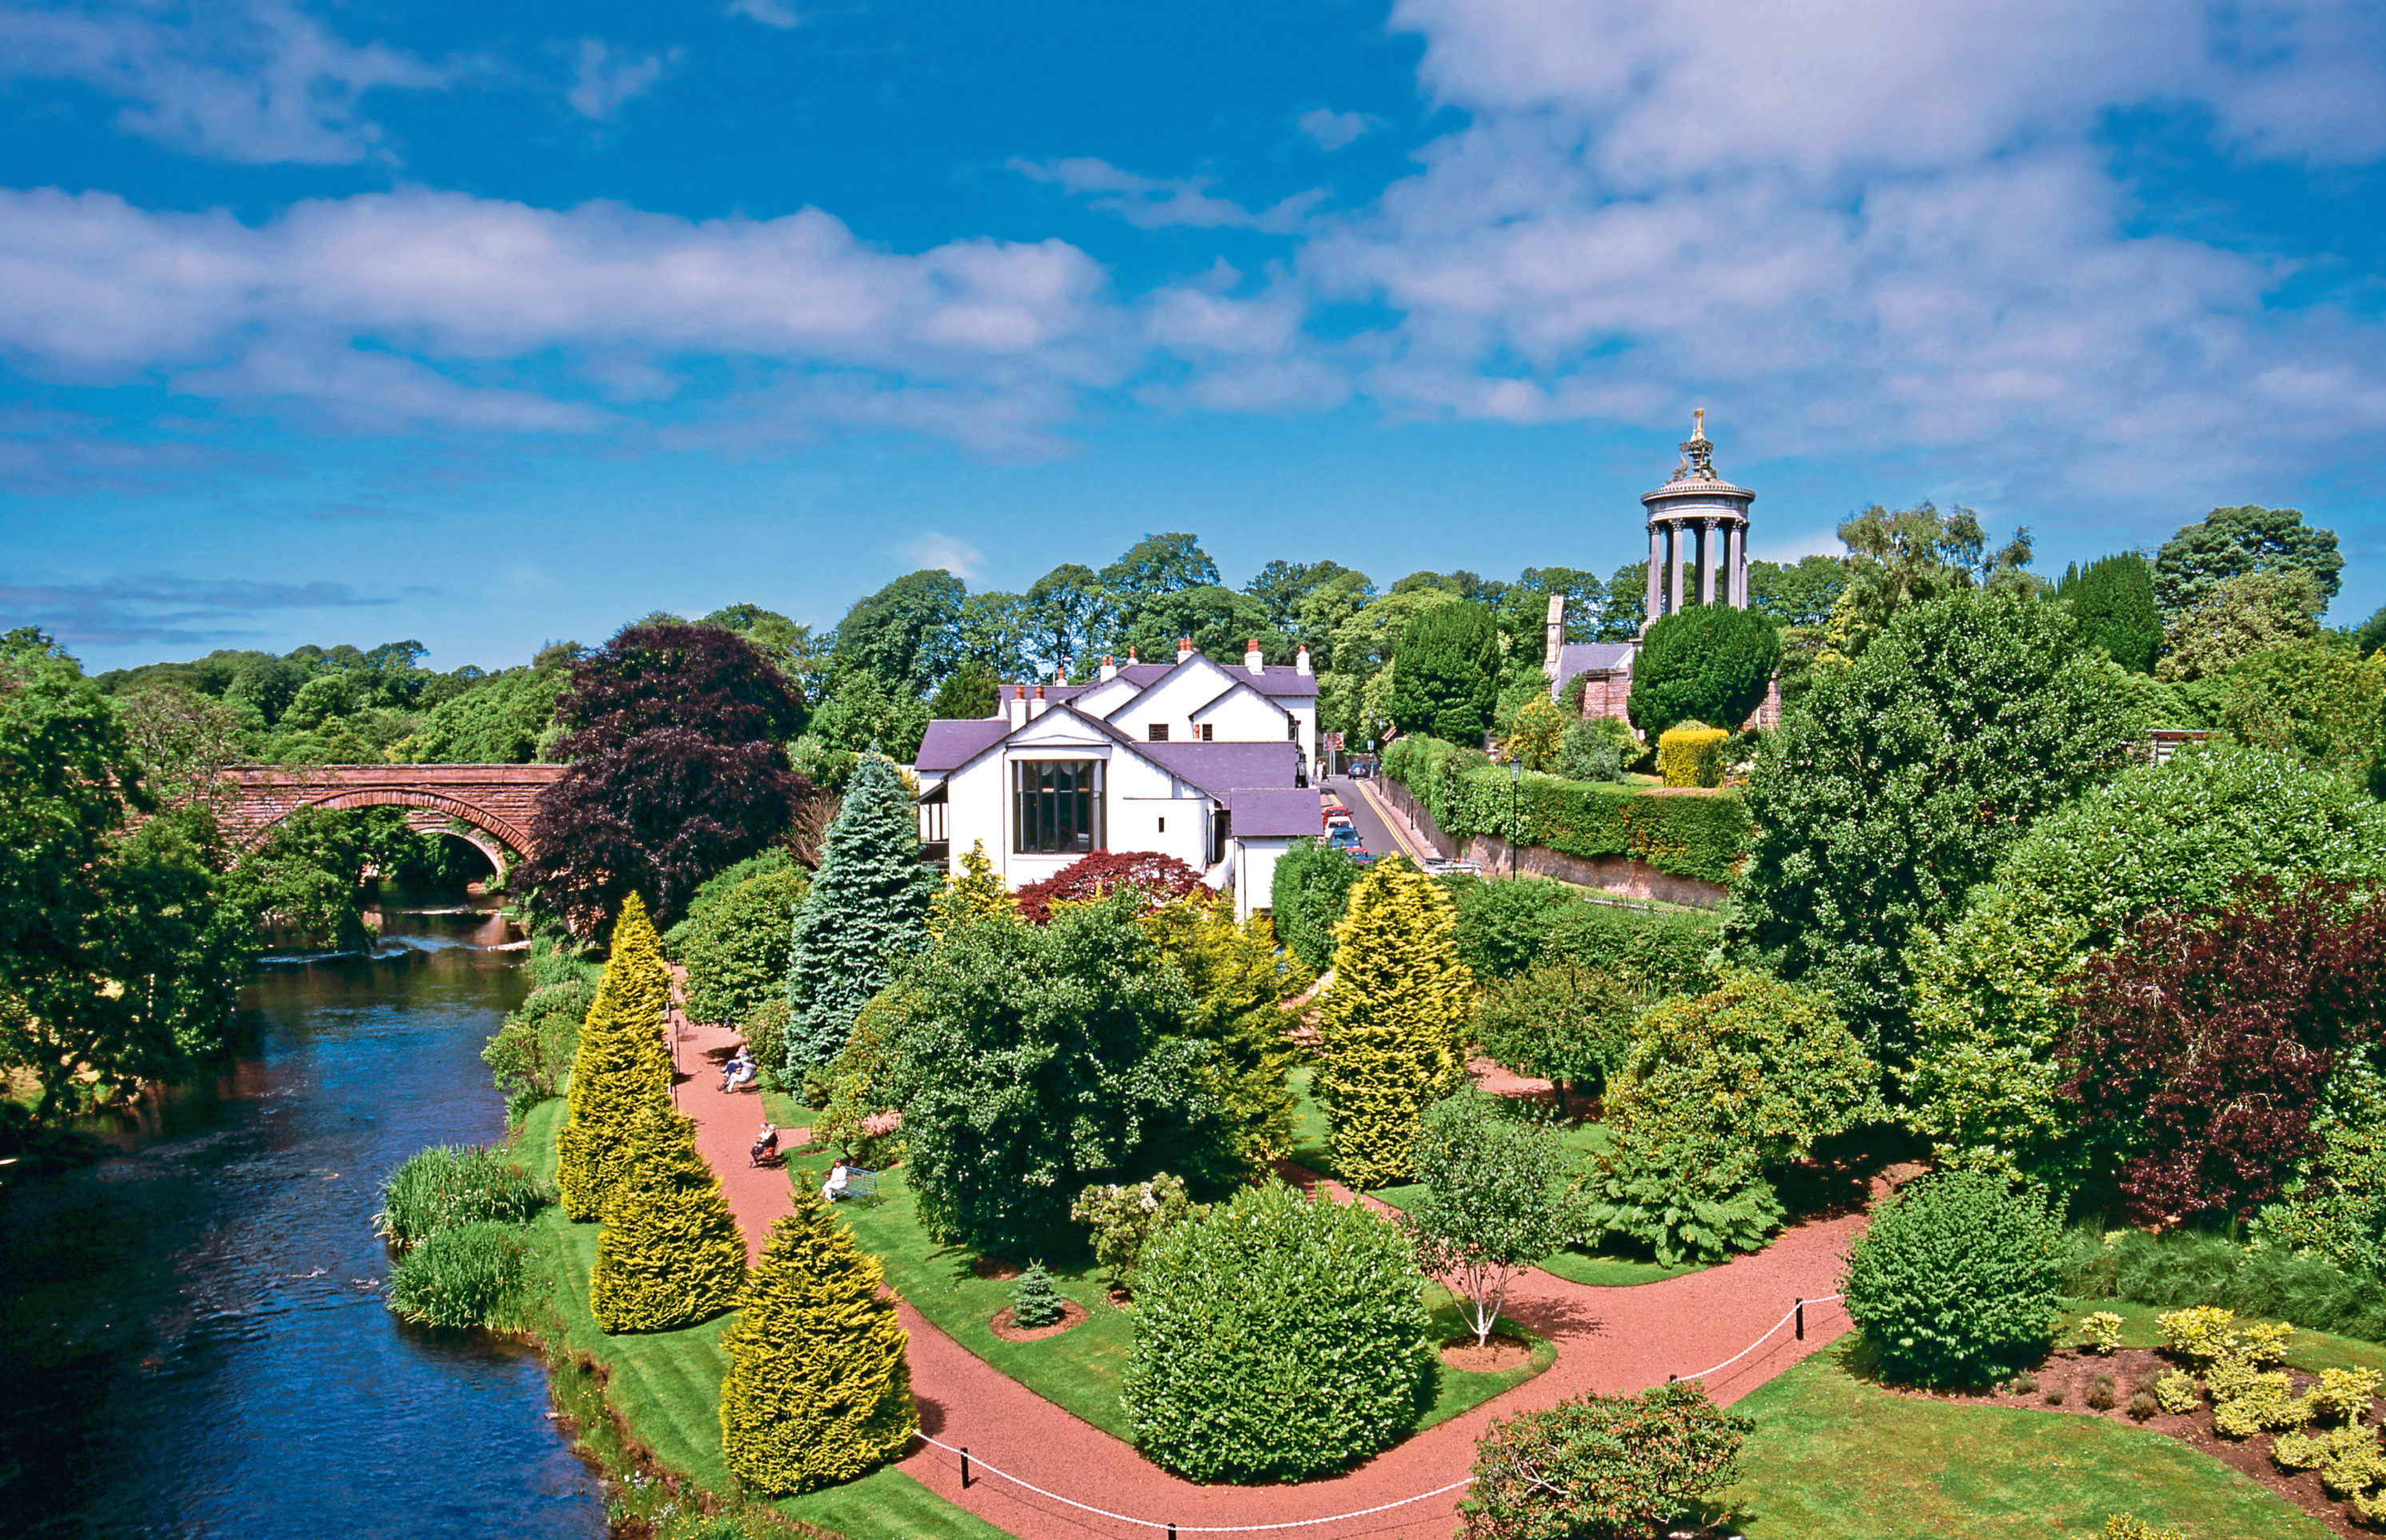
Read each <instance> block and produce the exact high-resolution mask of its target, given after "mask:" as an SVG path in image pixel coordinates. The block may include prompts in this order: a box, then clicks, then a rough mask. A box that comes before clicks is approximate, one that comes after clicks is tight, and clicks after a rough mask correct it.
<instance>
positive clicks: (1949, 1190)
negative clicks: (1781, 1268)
mask: <svg viewBox="0 0 2386 1540" xmlns="http://www.w3.org/2000/svg"><path fill="white" fill-rule="evenodd" d="M2062 1234H2063V1229H2062V1220H2061V1218H2060V1216H2059V1215H2057V1214H2056V1213H2054V1212H2053V1211H2051V1210H2050V1209H2049V1208H2048V1207H2047V1203H2046V1199H2045V1196H2044V1195H2043V1194H2042V1193H2040V1192H2037V1191H2034V1190H2025V1191H2022V1192H2019V1193H2016V1192H2015V1191H2013V1189H2012V1187H2011V1186H2010V1184H2008V1183H2006V1181H2005V1180H2004V1179H2003V1177H2001V1176H1998V1175H1996V1174H1994V1173H1993V1172H1989V1171H1950V1172H1944V1173H1941V1174H1939V1175H1936V1176H1928V1177H1924V1178H1923V1179H1922V1180H1921V1181H1919V1182H1915V1183H1910V1184H1909V1185H1907V1186H1906V1187H1905V1188H1904V1189H1903V1191H1901V1192H1900V1193H1899V1194H1898V1195H1897V1196H1896V1198H1895V1199H1893V1200H1892V1201H1890V1202H1889V1203H1886V1204H1883V1205H1881V1206H1879V1207H1878V1208H1875V1209H1874V1210H1873V1217H1872V1222H1871V1223H1870V1224H1869V1225H1868V1226H1866V1227H1865V1233H1863V1234H1861V1235H1859V1236H1858V1237H1856V1242H1855V1246H1853V1248H1852V1249H1851V1250H1850V1252H1849V1253H1848V1271H1847V1277H1846V1279H1845V1281H1844V1282H1843V1283H1841V1284H1840V1287H1841V1288H1842V1290H1844V1292H1845V1293H1846V1295H1847V1311H1848V1315H1849V1316H1850V1318H1852V1320H1853V1321H1855V1323H1856V1325H1857V1327H1858V1329H1860V1330H1861V1331H1862V1332H1863V1333H1864V1335H1865V1345H1866V1346H1869V1347H1870V1348H1871V1349H1872V1352H1873V1358H1874V1360H1875V1361H1876V1362H1877V1363H1878V1364H1879V1365H1880V1366H1881V1368H1882V1369H1883V1370H1884V1371H1887V1372H1888V1374H1889V1375H1890V1377H1891V1378H1893V1379H1898V1380H1903V1381H1905V1382H1907V1383H1913V1384H1922V1385H1976V1384H1986V1383H1989V1382H1990V1381H1991V1380H1994V1379H1997V1378H1999V1377H2001V1376H2003V1375H2006V1374H2010V1373H2012V1372H2014V1371H2016V1370H2019V1369H2026V1368H2028V1367H2029V1366H2030V1365H2031V1364H2033V1363H2036V1362H2037V1361H2038V1359H2039V1358H2040V1356H2041V1355H2042V1354H2043V1353H2044V1352H2045V1351H2046V1345H2047V1343H2048V1342H2049V1341H2050V1340H2052V1338H2053V1334H2054V1327H2055V1323H2056V1322H2057V1321H2060V1320H2061V1319H2062V1313H2063V1300H2062V1293H2063V1261H2062V1253H2061V1249H2060V1245H2059V1243H2060V1242H2061V1240H2062Z"/></svg>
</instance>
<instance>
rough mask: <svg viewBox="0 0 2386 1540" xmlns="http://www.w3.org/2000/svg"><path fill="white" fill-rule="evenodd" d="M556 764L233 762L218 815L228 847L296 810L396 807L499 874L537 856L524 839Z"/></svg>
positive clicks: (251, 840) (244, 843)
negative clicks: (455, 839) (456, 839)
mask: <svg viewBox="0 0 2386 1540" xmlns="http://www.w3.org/2000/svg"><path fill="white" fill-rule="evenodd" d="M563 771H564V767H563V766H561V765H241V766H235V767H233V768H232V769H231V770H226V771H225V772H224V778H225V779H226V780H227V781H229V782H231V783H232V787H233V795H232V797H231V798H229V799H228V801H227V803H226V805H225V807H224V808H223V813H222V818H223V827H224V833H225V835H226V836H227V837H228V838H229V839H230V840H231V842H232V848H233V849H234V850H248V849H252V848H254V847H255V846H256V845H257V842H258V841H260V840H262V839H264V838H265V836H266V834H267V833H269V832H270V831H271V829H272V828H273V826H274V825H275V824H277V823H279V822H281V821H282V820H283V819H285V818H288V817H289V816H290V815H291V813H293V812H294V811H295V810H296V809H298V808H405V809H406V810H407V811H406V821H407V824H408V827H410V828H414V829H417V830H421V831H422V832H424V833H456V831H455V830H453V829H451V828H450V825H451V824H455V823H461V824H463V825H464V826H465V828H466V829H469V830H470V831H471V833H465V834H462V835H461V837H462V838H464V839H466V840H469V841H471V843H472V845H475V846H476V847H478V848H479V850H480V852H481V854H482V855H483V856H486V857H487V858H489V865H490V866H491V867H492V868H494V869H495V870H497V871H500V872H502V871H505V870H507V869H508V868H509V867H510V866H511V865H512V864H513V862H514V861H515V860H516V859H518V858H521V857H524V856H532V855H535V854H537V846H536V845H535V843H534V841H533V840H532V839H531V833H530V831H531V823H532V813H533V811H534V805H535V804H536V803H537V801H538V794H539V793H541V792H543V791H545V790H546V788H547V787H549V786H551V785H553V784H555V783H556V782H557V781H559V780H560V779H561V778H562V776H563Z"/></svg>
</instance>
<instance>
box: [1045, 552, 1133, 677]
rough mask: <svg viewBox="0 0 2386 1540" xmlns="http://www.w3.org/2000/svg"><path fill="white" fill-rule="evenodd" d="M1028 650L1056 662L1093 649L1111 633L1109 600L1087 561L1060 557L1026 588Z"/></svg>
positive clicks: (1053, 664)
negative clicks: (1050, 568)
mask: <svg viewBox="0 0 2386 1540" xmlns="http://www.w3.org/2000/svg"><path fill="white" fill-rule="evenodd" d="M1026 598H1027V614H1028V628H1029V630H1028V643H1027V655H1028V657H1029V658H1030V659H1031V660H1033V661H1035V662H1037V663H1040V664H1042V665H1043V666H1044V667H1046V668H1048V669H1049V668H1058V667H1060V666H1061V664H1063V663H1068V662H1074V661H1075V660H1076V659H1079V658H1082V657H1086V655H1088V654H1089V653H1092V652H1094V651H1095V650H1096V649H1097V648H1098V647H1099V645H1101V643H1102V639H1103V638H1106V637H1107V636H1108V635H1109V634H1110V629H1111V612H1112V608H1113V607H1112V605H1111V596H1110V593H1109V591H1108V590H1107V589H1105V588H1103V586H1102V580H1101V579H1100V577H1099V576H1098V575H1097V574H1096V573H1095V571H1094V570H1093V569H1092V568H1090V567H1086V566H1081V565H1079V564H1078V563H1076V562H1074V561H1072V562H1063V563H1062V564H1061V565H1060V566H1058V567H1055V568H1053V569H1052V570H1050V571H1049V572H1047V573H1045V574H1044V575H1043V576H1042V577H1040V578H1037V579H1036V582H1034V584H1033V585H1031V586H1030V587H1029V588H1028V590H1027V595H1026Z"/></svg>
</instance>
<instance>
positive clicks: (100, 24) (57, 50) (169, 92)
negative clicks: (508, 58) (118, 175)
mask: <svg viewBox="0 0 2386 1540" xmlns="http://www.w3.org/2000/svg"><path fill="white" fill-rule="evenodd" d="M461 70H462V67H461V66H458V65H452V64H450V65H433V64H427V63H425V62H423V61H422V60H421V59H418V58H415V57H414V56H411V55H408V54H406V53H404V52H402V51H399V50H397V49H393V48H388V47H384V46H383V45H382V44H365V45H363V46H358V45H355V44H350V43H348V42H346V41H345V40H344V39H342V38H340V37H338V36H336V35H334V34H333V32H331V31H329V30H328V29H326V28H325V27H323V26H322V25H321V24H320V22H318V21H316V20H315V19H313V18H312V17H309V16H308V15H306V14H305V13H304V12H302V11H300V10H299V9H298V8H297V7H296V6H295V5H292V4H289V3H287V0H221V3H213V4H208V5H204V6H193V7H191V9H190V15H189V19H188V20H187V21H185V22H182V23H180V24H177V23H175V22H172V21H169V20H166V19H161V18H160V17H159V16H158V14H157V7H155V6H145V5H138V4H120V3H119V4H109V3H107V0H102V3H100V4H96V5H94V6H87V7H83V8H81V9H78V10H74V11H65V10H56V9H50V8H47V7H43V6H31V5H25V4H11V5H0V79H8V78H13V79H18V80H70V81H82V83H84V84H86V85H89V86H92V87H94V89H96V90H99V91H102V92H104V93H106V94H108V95H109V96H111V97H113V98H116V99H117V100H118V101H119V102H120V103H121V104H122V106H120V107H119V111H118V113H117V123H118V126H119V127H120V128H122V129H124V130H126V131H129V132H132V133H137V134H140V135H142V136H143V137H144V138H148V139H154V140H156V141H157V142H158V143H159V144H165V145H168V146H169V147H170V148H173V149H178V150H187V151H190V152H192V153H195V154H197V155H203V156H207V157H212V158H215V159H219V160H232V161H252V162H265V161H283V160H290V161H306V162H314V163H319V164H340V163H344V162H347V161H353V160H357V159H359V158H361V157H364V156H365V155H366V154H367V153H369V152H370V151H371V150H372V149H373V148H374V147H375V146H376V145H377V144H379V143H380V141H381V132H380V130H379V128H378V127H377V126H376V125H375V124H374V123H373V122H372V121H371V120H370V119H368V118H366V117H365V115H364V97H365V94H367V93H368V92H370V91H373V90H376V89H383V88H386V89H392V90H408V91H427V90H437V89H440V88H443V87H445V86H446V85H447V84H449V83H450V82H452V81H454V80H456V79H457V78H458V75H459V74H460V73H461Z"/></svg>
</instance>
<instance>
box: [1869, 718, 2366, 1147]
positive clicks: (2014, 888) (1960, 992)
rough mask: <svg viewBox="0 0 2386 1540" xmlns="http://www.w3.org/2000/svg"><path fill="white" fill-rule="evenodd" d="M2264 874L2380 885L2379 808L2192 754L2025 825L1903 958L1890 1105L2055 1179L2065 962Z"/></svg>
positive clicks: (2312, 774)
mask: <svg viewBox="0 0 2386 1540" xmlns="http://www.w3.org/2000/svg"><path fill="white" fill-rule="evenodd" d="M2262 872H2267V873H2270V874H2274V875H2276V876H2279V878H2281V879H2282V880H2287V881H2300V880H2303V879H2304V878H2306V877H2315V878H2321V879H2327V880H2333V881H2342V882H2352V883H2362V882H2366V881H2371V880H2375V879H2377V878H2380V877H2381V876H2386V808H2381V807H2380V806H2379V805H2378V804H2376V803H2374V802H2372V801H2370V800H2369V799H2368V798H2367V797H2365V796H2363V795H2361V791H2360V788H2358V787H2357V786H2355V785H2353V784H2352V783H2349V782H2346V781H2345V780H2343V779H2342V777H2338V776H2333V775H2329V774H2326V773H2325V772H2321V771H2316V770H2304V769H2301V768H2299V767H2298V766H2296V765H2295V764H2293V763H2292V761H2291V760H2288V759H2286V758H2285V757H2281V756H2278V755H2272V754H2265V753H2261V752H2258V751H2255V750H2251V749H2241V748H2216V747H2209V746H2207V747H2205V748H2203V749H2201V750H2196V751H2191V752H2188V753H2182V754H2179V755H2178V756H2176V757H2173V758H2172V759H2170V760H2169V761H2168V762H2166V763H2165V764H2162V765H2155V766H2149V767H2145V768H2141V769H2138V770H2129V771H2128V772H2126V773H2124V774H2122V775H2121V776H2119V777H2117V778H2116V779H2115V780H2114V781H2112V782H2110V783H2106V784H2104V785H2102V786H2099V787H2096V788H2094V789H2092V790H2091V791H2089V792H2087V793H2086V794H2085V795H2082V796H2080V797H2079V799H2078V801H2076V802H2074V803H2072V804H2071V805H2070V806H2069V807H2066V808H2061V809H2059V810H2057V811H2055V812H2053V813H2050V814H2048V815H2047V816H2046V817H2044V818H2042V819H2041V820H2039V821H2038V822H2037V823H2035V824H2033V825H2032V826H2031V827H2030V830H2029V833H2028V834H2027V835H2025V836H2024V837H2023V838H2022V839H2021V840H2020V841H2019V842H2018V843H2017V844H2016V845H2014V847H2013V849H2012V850H2011V852H2009V853H2008V854H2007V855H2006V856H2005V857H2004V858H2003V860H2001V861H2000V862H1999V863H1998V866H1997V870H1996V876H1995V879H1994V880H1993V881H1992V882H1990V883H1987V884H1986V885H1984V886H1982V887H1981V888H1979V889H1978V890H1977V891H1976V892H1974V893H1973V894H1972V895H1971V897H1970V898H1969V900H1968V901H1967V902H1966V904H1965V909H1964V913H1963V915H1962V917H1961V918H1960V919H1959V920H1956V921H1955V922H1954V923H1953V925H1952V926H1950V927H1949V928H1947V929H1946V931H1945V933H1943V934H1942V935H1939V936H1927V935H1926V936H1922V937H1919V938H1917V942H1916V945H1915V950H1914V955H1913V958H1912V959H1911V961H1912V964H1913V969H1914V976H1915V992H1916V993H1915V999H1916V1002H1917V1008H1916V1016H1915V1020H1916V1025H1917V1030H1918V1032H1919V1034H1920V1038H1921V1043H1920V1046H1919V1047H1918V1049H1917V1051H1916V1056H1915V1066H1914V1071H1913V1074H1912V1076H1911V1078H1910V1079H1909V1081H1908V1083H1907V1085H1906V1096H1907V1101H1908V1103H1909V1105H1911V1106H1912V1107H1913V1108H1914V1109H1915V1112H1914V1122H1915V1128H1916V1130H1917V1132H1919V1133H1922V1134H1924V1135H1925V1136H1926V1137H1928V1138H1929V1139H1930V1140H1931V1141H1932V1142H1933V1143H1934V1144H1935V1145H1936V1146H1938V1148H1939V1151H1940V1156H1941V1158H1949V1159H1955V1158H1961V1159H1965V1160H1991V1161H1994V1162H1997V1163H2000V1164H2003V1165H2004V1166H2006V1167H2007V1168H2008V1169H2013V1170H2018V1171H2025V1172H2028V1173H2030V1174H2032V1175H2037V1176H2040V1177H2042V1178H2044V1179H2047V1180H2052V1181H2062V1182H2068V1181H2069V1180H2071V1175H2070V1171H2071V1166H2072V1162H2073V1160H2074V1159H2075V1152H2074V1151H2073V1149H2072V1147H2071V1139H2070V1128H2069V1124H2068V1120H2067V1118H2066V1116H2065V1113H2064V1111H2063V1109H2062V1108H2060V1107H2059V1105H2058V1097H2057V1095H2056V1087H2057V1086H2058V1085H2059V1084H2060V1083H2062V1081H2063V1079H2064V1070H2062V1069H2061V1068H2059V1067H2058V1059H2057V1056H2056V1053H2055V1048H2056V1045H2058V1044H2059V1043H2061V1042H2062V1041H2063V1039H2064V1038H2065V1036H2066V1034H2067V1033H2069V1031H2070V1030H2071V1026H2072V1022H2073V1020H2074V1017H2073V1013H2072V1012H2071V1010H2070V1008H2069V1007H2068V1006H2067V1005H2066V1003H2065V1001H2066V994H2067V992H2068V990H2069V988H2070V986H2071V984H2072V983H2073V982H2074V980H2075V979H2076V978H2077V976H2078V970H2079V968H2080V967H2081V965H2082V964H2084V963H2085V962H2086V960H2087V959H2088V958H2089V957H2090V956H2091V955H2092V954H2094V953H2097V952H2101V951H2104V950H2107V949H2109V948H2110V947H2112V946H2113V945H2115V944H2116V942H2117V941H2118V939H2119V938H2120V937H2121V935H2122V934H2123V933H2125V932H2126V931H2127V930H2128V928H2129V923H2130V922H2131V921H2132V920H2136V919H2137V918H2138V917H2139V916H2141V915H2142V914H2145V913H2147V912H2149V911H2151V910H2154V909H2158V908H2167V909H2173V910H2195V909H2207V908H2218V907H2220V906H2222V905H2225V904H2226V903H2227V902H2228V900H2229V894H2230V892H2231V890H2232V889H2233V888H2235V887H2236V885H2237V883H2238V881H2239V879H2240V878H2242V877H2243V876H2245V875H2247V874H2250V873H2262Z"/></svg>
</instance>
